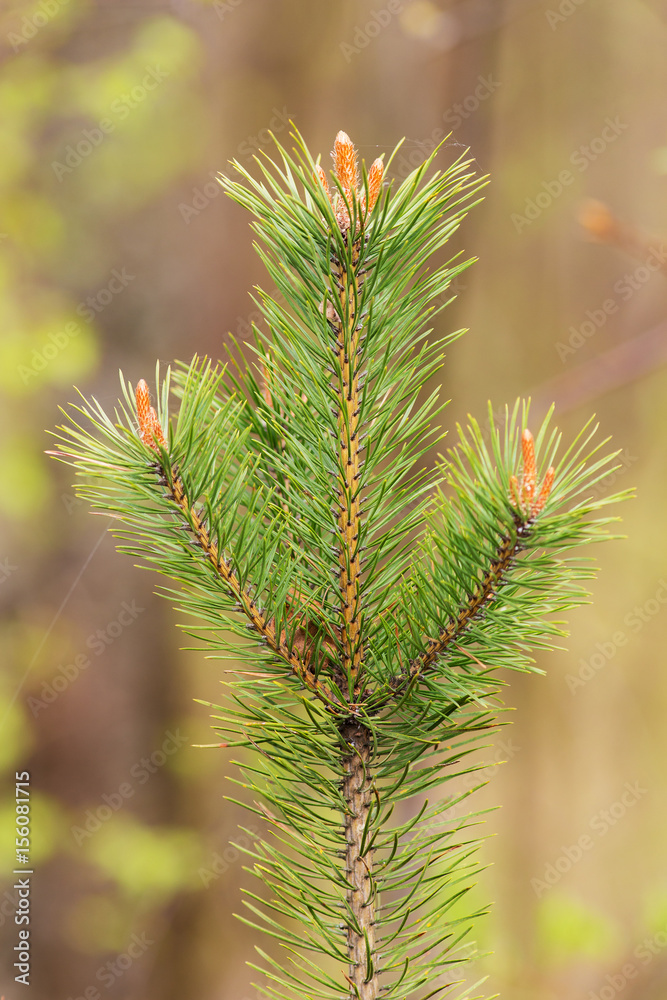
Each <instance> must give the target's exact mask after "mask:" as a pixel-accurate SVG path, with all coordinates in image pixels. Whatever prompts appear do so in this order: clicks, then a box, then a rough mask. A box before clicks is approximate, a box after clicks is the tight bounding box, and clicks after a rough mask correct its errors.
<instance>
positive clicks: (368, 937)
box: [341, 721, 380, 1000]
mask: <svg viewBox="0 0 667 1000" xmlns="http://www.w3.org/2000/svg"><path fill="white" fill-rule="evenodd" d="M341 732H342V736H343V738H344V740H345V742H346V743H347V745H348V746H349V748H350V753H349V755H347V756H346V757H345V758H344V761H343V766H344V777H343V797H344V799H345V804H346V809H345V844H346V847H345V870H346V876H347V881H348V883H349V887H348V889H347V893H346V900H347V905H348V912H349V916H348V924H347V953H348V957H349V962H350V968H349V983H350V1000H377V997H378V995H379V991H380V986H379V982H378V970H377V966H376V956H375V908H376V888H375V882H374V879H373V851H372V849H370V848H369V847H368V846H367V844H366V845H365V844H364V843H363V839H364V833H366V840H367V841H368V836H369V823H368V820H369V815H370V811H371V808H372V804H373V783H372V778H371V774H370V768H369V762H370V756H371V746H372V740H371V734H370V732H369V730H368V729H367V728H366V727H365V726H363V725H361V724H360V723H356V722H353V721H350V722H346V723H345V724H344V726H343V727H342V731H341Z"/></svg>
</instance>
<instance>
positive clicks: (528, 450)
mask: <svg viewBox="0 0 667 1000" xmlns="http://www.w3.org/2000/svg"><path fill="white" fill-rule="evenodd" d="M521 454H522V458H523V472H522V474H521V482H520V483H519V481H518V479H517V477H516V476H510V502H511V503H512V505H513V506H514V507H516V508H517V509H518V510H519V511H520V512H521V514H522V515H523V517H524V519H525V520H526V521H532V520H533V519H534V518H536V517H537V515H538V514H539V513H540V512H541V511H542V510H543V508H544V505H545V503H546V502H547V500H548V498H549V494H550V493H551V487H552V486H553V482H554V476H555V474H556V473H555V470H554V469H553V467H551V466H550V467H549V468H548V469H547V472H546V475H545V477H544V481H543V483H542V487H541V489H540V492H539V493H538V495H537V496H535V491H536V489H537V464H536V462H535V440H534V438H533V435H532V434H531V433H530V431H529V430H528V428H526V430H525V431H524V432H523V434H522V435H521Z"/></svg>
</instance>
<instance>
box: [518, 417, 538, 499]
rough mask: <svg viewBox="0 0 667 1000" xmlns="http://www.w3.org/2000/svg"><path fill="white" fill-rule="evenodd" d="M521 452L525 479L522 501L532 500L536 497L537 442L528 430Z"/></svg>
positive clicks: (524, 434) (522, 480)
mask: <svg viewBox="0 0 667 1000" xmlns="http://www.w3.org/2000/svg"><path fill="white" fill-rule="evenodd" d="M521 452H522V454H523V477H522V479H521V498H522V500H524V501H526V500H532V499H533V496H534V495H535V480H536V476H537V469H536V466H535V441H534V439H533V435H532V434H531V433H530V431H529V430H528V428H526V430H525V431H524V432H523V435H522V436H521Z"/></svg>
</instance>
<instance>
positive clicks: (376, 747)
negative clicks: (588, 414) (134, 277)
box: [57, 132, 627, 1000]
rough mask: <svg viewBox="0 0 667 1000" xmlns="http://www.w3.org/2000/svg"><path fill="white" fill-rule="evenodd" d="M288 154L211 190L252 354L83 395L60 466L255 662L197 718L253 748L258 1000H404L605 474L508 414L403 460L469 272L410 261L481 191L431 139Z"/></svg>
mask: <svg viewBox="0 0 667 1000" xmlns="http://www.w3.org/2000/svg"><path fill="white" fill-rule="evenodd" d="M294 138H295V141H296V147H295V149H294V150H293V152H291V153H289V152H287V151H286V150H285V149H283V148H282V147H281V146H280V145H279V144H278V143H276V147H277V151H278V162H273V161H272V160H271V158H269V157H268V156H263V157H262V158H261V159H258V160H257V161H256V166H257V169H258V173H259V177H254V176H252V175H251V174H250V173H249V172H248V171H246V170H245V168H244V167H242V166H240V165H239V164H236V165H235V166H236V169H237V171H238V174H239V177H240V180H239V181H232V180H229V179H227V178H224V179H223V180H222V182H223V184H224V186H225V188H226V190H227V192H228V193H229V194H230V196H231V197H232V198H234V199H235V200H236V201H237V202H239V203H240V204H242V205H243V206H245V207H246V208H248V209H249V210H250V211H251V212H252V214H253V216H254V219H255V221H254V229H255V233H256V235H257V239H258V243H257V249H258V252H259V254H260V256H261V258H262V260H263V261H264V263H265V265H266V267H267V270H268V273H269V275H270V277H271V280H272V281H273V282H274V284H275V287H276V289H277V292H276V293H274V294H272V295H271V294H267V293H266V292H264V291H262V290H261V289H258V290H257V296H256V299H255V300H256V302H257V305H258V308H259V309H260V311H261V313H262V315H263V318H264V321H265V322H264V324H263V326H262V328H259V327H254V328H253V340H252V343H251V344H248V345H246V346H247V348H248V349H249V350H250V351H251V353H252V357H253V361H252V363H251V364H249V365H247V367H243V364H240V363H238V362H237V360H236V359H235V358H232V362H233V363H232V364H231V365H230V366H229V367H228V368H226V369H220V368H218V367H217V366H214V365H212V364H211V363H210V362H208V361H207V360H206V359H204V360H201V359H198V358H195V359H194V360H193V361H192V362H191V363H190V364H188V365H178V366H176V367H175V369H174V370H173V371H171V370H170V371H168V372H167V376H166V378H165V379H163V380H161V379H160V377H159V372H158V375H157V379H156V381H157V385H158V393H159V401H158V404H157V408H156V409H154V408H153V407H152V406H151V403H150V399H149V394H148V387H147V385H146V383H145V382H144V381H143V380H141V381H140V382H139V384H138V385H137V389H136V392H135V393H133V392H132V389H131V387H130V386H129V385H126V384H125V383H124V382H123V392H124V395H125V402H124V403H121V404H120V406H119V409H118V410H117V412H116V414H115V420H112V419H111V418H110V417H108V416H107V414H106V413H105V412H104V410H103V409H102V408H101V407H100V406H99V404H97V403H96V402H95V401H92V402H91V403H85V401H84V404H83V405H81V406H79V407H77V408H76V411H75V413H76V417H75V418H73V417H70V418H69V421H68V423H67V424H66V425H64V426H63V427H62V428H60V429H59V433H58V438H59V442H60V445H59V451H58V452H57V455H58V457H59V458H60V459H61V460H63V461H66V462H69V463H71V464H72V465H74V466H75V468H76V470H77V474H78V475H79V476H80V477H82V480H83V482H82V484H81V485H80V486H79V492H80V494H81V495H83V496H85V497H87V498H88V499H89V500H91V502H92V503H93V505H94V507H95V508H96V509H97V510H104V511H108V512H111V513H112V514H113V515H114V516H113V527H112V530H113V531H114V533H115V535H116V536H117V537H118V538H119V539H120V541H121V548H122V549H123V551H126V552H130V553H131V554H133V555H135V556H139V557H140V558H141V560H142V563H143V565H146V566H148V567H151V568H154V569H157V570H158V571H159V572H160V573H161V574H163V575H164V576H166V577H167V578H168V579H169V580H170V581H171V582H172V583H171V585H170V586H168V587H165V588H163V592H164V593H165V595H166V596H168V597H169V598H170V599H175V600H176V602H177V605H178V607H179V608H181V609H183V610H184V611H185V612H186V613H187V615H188V616H189V622H190V624H189V625H188V626H187V631H188V632H189V633H190V634H191V635H193V636H195V637H196V638H197V640H198V642H200V643H203V644H204V646H205V647H206V649H207V650H208V652H209V653H213V655H216V656H225V657H229V656H232V657H234V658H235V659H238V658H239V657H240V658H243V659H246V660H248V661H249V662H250V663H251V669H249V670H247V671H241V670H238V669H236V668H235V669H234V670H233V671H231V679H229V678H228V679H226V680H225V682H224V683H225V691H226V701H225V702H224V704H223V705H222V706H211V707H212V708H213V709H214V712H215V714H214V716H213V718H214V722H215V728H216V730H217V732H218V733H219V735H220V738H221V739H222V740H224V745H226V746H229V747H239V748H245V749H246V750H247V751H249V753H248V754H246V755H244V759H243V762H240V763H239V764H238V766H239V768H240V772H241V773H240V777H239V778H238V779H236V778H233V779H231V780H232V781H234V782H235V783H236V784H237V785H239V786H241V787H242V789H243V793H242V795H243V799H242V804H243V805H244V806H245V808H247V809H249V810H251V811H252V812H253V813H254V814H255V815H256V816H258V817H261V818H262V820H263V821H264V822H265V823H266V825H267V827H268V830H269V833H268V834H267V835H266V836H264V837H262V838H260V839H259V840H257V841H255V842H253V844H252V845H251V846H248V847H246V848H244V850H245V852H246V854H247V855H248V857H249V859H250V861H251V863H252V870H253V871H254V873H255V874H256V875H257V876H258V878H259V879H260V880H261V881H262V882H263V884H264V887H265V890H266V891H265V893H264V894H263V895H260V894H258V893H248V895H247V899H246V903H247V911H246V915H245V916H244V917H242V919H243V920H244V921H245V922H246V923H248V924H249V925H250V926H252V927H253V928H261V929H262V930H263V931H264V932H265V933H267V934H268V935H269V936H270V938H271V940H272V941H273V942H274V943H275V944H277V946H278V947H279V948H280V960H277V959H276V958H275V957H274V956H272V955H269V954H265V953H264V952H263V951H260V950H259V949H258V952H259V955H260V956H261V960H262V963H263V964H262V965H261V966H258V968H261V969H262V971H263V972H264V974H265V976H266V977H268V981H267V983H266V984H265V985H264V986H263V987H262V989H263V992H264V994H265V995H266V996H268V997H274V998H279V997H280V998H288V1000H294V998H301V997H304V996H307V997H313V998H315V997H318V998H319V997H321V998H323V1000H340V998H341V997H343V996H345V997H347V1000H379V997H380V996H382V998H383V1000H406V998H408V997H410V998H411V1000H412V998H414V1000H426V998H427V997H432V996H438V995H440V996H442V995H444V994H447V993H448V992H449V991H450V989H451V987H452V984H453V982H454V977H456V976H460V974H461V973H460V971H459V969H460V968H463V967H464V966H465V963H467V962H469V960H470V958H471V955H472V950H471V948H470V947H469V946H468V945H467V943H466V942H467V933H468V931H469V928H470V926H471V924H472V922H473V921H474V919H476V917H477V916H479V914H475V913H474V914H470V915H467V916H466V915H464V910H463V909H462V901H463V900H464V899H465V896H466V893H467V892H468V889H469V888H470V885H471V880H472V879H473V877H474V876H475V874H476V873H477V871H478V868H477V863H476V861H475V852H476V851H477V848H478V846H479V841H480V834H479V830H478V829H477V827H478V825H479V824H480V823H481V821H482V817H481V816H480V815H479V814H476V813H474V812H472V813H468V814H467V815H463V816H458V815H455V814H454V812H453V806H454V805H458V804H459V803H461V802H463V801H464V800H466V799H467V797H468V796H469V795H470V794H472V793H473V792H474V790H475V786H474V783H473V784H472V785H471V784H470V781H471V779H472V781H473V782H474V780H475V778H474V776H475V772H476V771H477V770H479V768H480V767H482V766H483V765H482V764H481V763H480V762H479V756H478V752H479V750H480V749H481V747H482V746H483V745H484V741H485V740H487V739H488V737H489V735H490V734H491V733H492V732H493V731H494V729H495V728H496V727H497V726H498V724H499V723H498V717H499V713H500V712H501V711H502V704H501V702H500V699H499V692H500V689H501V688H502V685H503V674H502V670H503V669H506V668H508V669H514V670H531V669H535V666H534V660H533V659H532V655H533V653H534V652H535V651H539V650H543V649H551V648H554V647H555V646H556V645H557V644H558V643H560V641H561V639H562V636H563V635H564V634H565V633H564V629H563V622H562V620H561V619H560V618H559V617H558V616H559V615H561V614H562V613H564V612H567V611H568V610H569V609H571V608H573V607H576V606H577V605H579V604H581V603H583V602H584V601H586V600H587V599H588V594H587V590H586V583H587V581H588V580H589V579H590V578H591V577H592V576H593V574H594V566H593V564H592V563H591V562H590V561H589V560H588V559H586V558H584V557H582V555H581V554H580V552H581V549H582V546H585V545H587V544H589V543H591V542H594V541H598V540H601V539H603V538H605V537H610V535H609V526H610V523H611V521H612V520H613V519H612V518H609V517H607V516H605V511H604V510H603V508H605V507H606V506H607V505H608V504H609V503H612V502H615V501H617V500H619V499H623V498H624V497H625V496H626V495H627V494H620V495H618V496H616V497H609V498H606V499H604V498H600V497H599V496H596V495H595V491H594V487H595V485H596V483H598V482H599V481H600V480H601V479H602V478H603V477H605V476H606V475H608V474H609V472H610V471H613V468H614V464H613V462H614V455H613V454H612V455H602V457H601V453H600V449H601V448H602V446H603V445H604V444H605V442H601V443H599V444H596V443H595V440H594V434H595V428H592V427H591V426H590V425H586V427H585V428H584V429H583V431H582V433H581V434H580V435H579V436H578V437H577V438H576V439H575V441H574V442H573V443H572V444H571V445H570V446H569V447H568V448H565V449H563V448H562V446H561V445H562V443H561V439H560V436H559V434H558V433H557V431H555V430H554V429H552V428H551V423H550V420H551V414H549V415H548V417H547V419H546V420H545V421H544V423H543V425H542V427H541V428H540V429H539V430H538V432H537V433H536V435H535V438H533V436H532V434H531V433H530V431H529V430H528V427H527V425H528V416H529V414H528V407H527V406H526V405H523V406H522V405H521V404H517V405H516V406H515V407H514V409H513V410H512V412H511V413H510V412H507V413H506V418H505V422H504V424H505V426H504V430H500V429H499V428H498V427H497V426H496V424H495V422H494V420H493V416H492V414H491V417H490V425H489V430H488V432H487V431H482V429H481V428H480V426H479V425H478V424H477V423H476V422H475V421H474V420H472V421H471V422H470V425H469V427H468V428H467V429H466V430H462V429H460V428H459V438H460V440H459V443H458V445H457V446H456V447H455V448H454V449H452V451H451V452H450V453H449V455H448V458H447V460H446V461H444V462H443V463H442V465H441V466H439V467H438V468H436V469H434V470H430V471H426V470H424V469H422V468H421V465H422V459H423V456H424V455H425V453H426V451H427V450H428V449H429V448H431V447H432V446H433V444H434V443H436V442H437V441H438V440H439V439H440V438H441V436H442V435H441V433H440V431H439V424H440V419H439V418H440V416H441V413H442V410H443V405H442V404H441V403H440V401H439V398H438V393H437V392H433V393H431V394H430V395H427V396H426V398H425V399H424V400H423V401H422V402H420V401H419V400H418V396H419V393H420V391H421V390H422V389H424V387H425V384H426V382H427V380H428V379H430V378H431V377H432V376H434V375H435V374H436V373H437V372H438V371H439V369H440V367H441V365H442V361H443V349H444V347H445V345H446V344H447V343H448V342H449V341H450V340H451V339H452V338H453V337H455V336H457V335H458V333H453V334H445V335H440V336H434V335H433V331H432V330H431V329H430V328H429V323H431V321H432V319H433V317H434V316H435V315H436V314H437V313H438V312H439V311H440V310H441V309H442V308H443V307H444V305H445V304H446V303H447V301H449V291H448V288H449V284H450V282H451V281H452V279H453V278H454V277H455V276H456V275H457V274H458V273H460V271H461V270H462V269H463V268H464V267H466V266H468V264H469V263H470V261H460V260H454V261H450V262H449V263H447V264H444V265H443V264H441V263H436V264H434V263H433V255H434V254H436V253H438V252H439V251H440V250H441V249H442V247H443V246H444V245H445V243H446V242H447V240H448V239H449V237H450V236H451V234H452V233H453V232H454V230H455V229H456V227H457V226H458V225H459V223H460V222H461V219H462V218H463V216H464V214H465V212H466V210H467V209H468V208H469V207H470V205H471V204H473V203H474V201H475V200H476V199H477V197H478V195H479V189H480V186H481V183H483V181H480V180H479V179H478V178H476V177H474V175H473V174H472V173H471V172H469V163H468V162H466V161H465V160H463V159H461V160H459V161H457V162H456V163H454V164H453V165H452V166H450V167H449V168H447V170H445V171H443V172H439V171H435V172H434V173H432V174H431V173H430V170H431V167H432V163H433V159H434V157H435V156H436V154H437V150H436V151H434V153H433V155H432V156H431V157H429V158H428V160H427V161H426V163H424V164H423V165H422V166H420V167H419V168H418V169H417V170H416V171H414V172H413V174H411V175H410V176H409V177H408V178H407V179H406V180H405V181H404V182H403V183H402V184H400V185H399V186H398V187H397V188H396V189H395V190H394V189H392V186H391V184H389V185H385V183H384V178H385V174H386V169H385V167H384V164H383V161H382V160H381V159H380V160H376V161H375V163H373V164H372V166H371V167H370V169H369V170H368V171H366V168H365V166H364V165H363V164H362V169H361V174H359V171H358V168H357V158H356V154H355V151H354V147H353V145H352V143H351V141H350V139H349V137H348V136H347V135H345V133H343V132H340V133H339V134H338V136H337V137H336V141H335V144H334V152H333V162H334V170H333V173H332V174H331V175H330V176H329V177H328V176H327V174H326V173H325V171H324V170H323V168H322V166H321V165H320V164H319V162H317V163H316V162H315V161H314V160H313V158H312V157H311V155H310V153H309V152H308V150H307V149H306V147H305V145H304V143H303V140H302V139H301V137H300V136H299V135H298V133H295V136H294ZM171 395H173V396H175V397H176V399H177V401H178V410H177V413H176V414H175V416H174V417H172V418H170V416H169V403H170V397H171ZM249 644H250V645H249ZM454 779H465V781H466V782H467V784H466V786H465V787H464V788H463V790H461V788H460V786H456V788H457V791H456V794H455V795H454V796H453V797H450V798H449V799H447V798H438V797H436V798H435V799H434V800H432V801H431V800H429V796H430V795H432V794H433V792H434V791H435V790H440V789H442V788H445V789H446V788H447V785H448V783H449V782H451V781H452V780H454ZM248 795H250V796H251V800H250V801H248V798H247V797H248ZM230 798H232V797H231V796H230ZM232 800H233V801H236V799H232ZM403 802H406V803H408V806H407V807H405V808H403V807H402V803H403ZM466 995H469V993H468V994H466Z"/></svg>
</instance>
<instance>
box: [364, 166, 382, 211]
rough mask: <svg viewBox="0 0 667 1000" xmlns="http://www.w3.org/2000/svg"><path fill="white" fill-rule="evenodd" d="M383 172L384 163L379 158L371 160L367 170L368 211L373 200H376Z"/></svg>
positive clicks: (372, 204)
mask: <svg viewBox="0 0 667 1000" xmlns="http://www.w3.org/2000/svg"><path fill="white" fill-rule="evenodd" d="M383 174H384V163H383V162H382V160H381V159H379V158H378V159H377V160H374V161H373V164H372V166H371V169H370V170H369V171H368V211H369V212H370V211H371V209H372V208H373V206H374V205H375V202H376V201H377V200H378V197H379V195H380V191H381V190H382V177H383Z"/></svg>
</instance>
